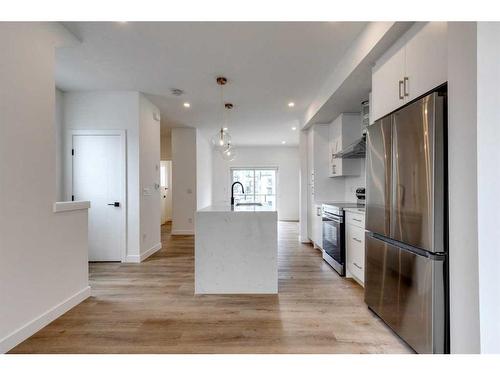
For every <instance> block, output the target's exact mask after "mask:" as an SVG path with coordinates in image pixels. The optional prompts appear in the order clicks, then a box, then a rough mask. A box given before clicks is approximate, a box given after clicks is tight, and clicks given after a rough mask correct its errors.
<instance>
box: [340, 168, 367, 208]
mask: <svg viewBox="0 0 500 375" xmlns="http://www.w3.org/2000/svg"><path fill="white" fill-rule="evenodd" d="M365 171H366V168H365V159H361V174H360V175H359V176H353V177H345V189H344V194H345V195H344V199H345V201H346V202H356V199H357V198H356V189H357V188H360V187H366V173H365Z"/></svg>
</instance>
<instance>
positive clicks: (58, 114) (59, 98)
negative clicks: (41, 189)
mask: <svg viewBox="0 0 500 375" xmlns="http://www.w3.org/2000/svg"><path fill="white" fill-rule="evenodd" d="M55 91H56V92H55V113H54V129H55V133H56V199H57V200H58V201H63V200H65V198H64V181H63V177H64V173H63V147H64V131H63V127H64V117H63V116H64V114H63V111H64V107H63V104H64V103H63V100H64V98H63V92H62V91H61V90H59V89H57V88H56V90H55Z"/></svg>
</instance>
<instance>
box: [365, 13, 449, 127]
mask: <svg viewBox="0 0 500 375" xmlns="http://www.w3.org/2000/svg"><path fill="white" fill-rule="evenodd" d="M447 64H448V62H447V23H446V22H417V23H415V25H414V26H412V27H411V28H410V29H409V30H408V31H407V32H406V33H405V34H404V35H403V36H402V37H401V38H400V39H399V40H398V41H397V42H396V43H395V44H394V45H393V46H392V47H391V48H390V49H389V50H388V51H387V52H386V53H385V54H384V55H383V56H382V57H381V58H380V59H379V60H378V61H377V63H376V64H375V66H374V68H373V74H372V103H371V105H372V108H371V109H372V114H373V116H372V117H371V119H370V122H371V123H373V122H374V121H375V120H378V119H380V118H381V117H384V116H385V115H387V114H389V113H390V112H392V111H394V110H396V109H397V108H399V107H401V106H403V105H404V104H406V103H408V102H410V101H412V100H413V99H415V98H417V97H419V96H421V95H423V94H425V93H426V92H428V91H430V90H432V89H433V88H435V87H437V86H439V85H441V84H443V83H445V82H446V81H447Z"/></svg>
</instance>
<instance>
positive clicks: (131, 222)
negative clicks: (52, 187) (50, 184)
mask: <svg viewBox="0 0 500 375" xmlns="http://www.w3.org/2000/svg"><path fill="white" fill-rule="evenodd" d="M63 98H64V100H63V103H64V113H63V118H64V130H65V132H66V134H67V133H69V132H70V131H71V130H72V129H86V130H109V129H113V130H114V129H120V130H125V131H126V133H127V134H126V137H127V255H126V259H125V261H129V262H139V261H140V260H142V259H144V257H145V255H150V254H151V252H152V251H154V250H153V249H158V248H159V246H161V240H160V221H161V207H160V191H159V189H156V187H155V184H159V181H160V177H159V176H160V174H159V173H160V170H159V168H160V123H159V121H157V120H155V119H154V118H153V113H159V110H158V108H157V107H155V106H154V105H153V104H152V103H151V102H150V101H149V100H148V99H147V98H146V97H145V96H144V95H142V94H140V93H138V92H135V91H81V92H75V91H72V92H65V93H63ZM64 139H67V138H66V137H65V138H64ZM64 180H65V183H64V190H65V198H66V200H71V191H70V190H71V189H70V186H71V183H70V180H71V147H70V145H66V144H65V147H64Z"/></svg>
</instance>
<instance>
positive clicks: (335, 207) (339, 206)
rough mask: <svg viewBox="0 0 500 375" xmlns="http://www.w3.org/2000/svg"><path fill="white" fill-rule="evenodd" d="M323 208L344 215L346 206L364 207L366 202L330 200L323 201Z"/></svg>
mask: <svg viewBox="0 0 500 375" xmlns="http://www.w3.org/2000/svg"><path fill="white" fill-rule="evenodd" d="M322 207H323V210H324V211H326V212H330V213H332V214H335V215H343V211H344V208H364V207H365V204H364V203H353V202H328V203H323V206H322Z"/></svg>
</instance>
